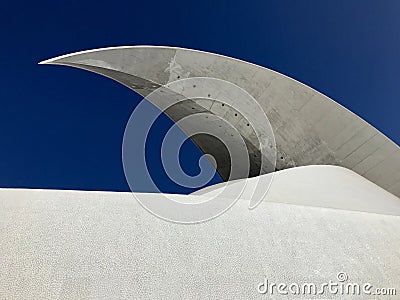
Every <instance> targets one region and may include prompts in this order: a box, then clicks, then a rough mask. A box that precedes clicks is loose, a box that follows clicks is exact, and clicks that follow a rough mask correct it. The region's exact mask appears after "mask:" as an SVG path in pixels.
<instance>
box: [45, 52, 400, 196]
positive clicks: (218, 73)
mask: <svg viewBox="0 0 400 300" xmlns="http://www.w3.org/2000/svg"><path fill="white" fill-rule="evenodd" d="M42 63H44V64H59V65H68V66H73V67H77V68H81V69H85V70H89V71H93V72H96V73H99V74H101V75H104V76H107V77H110V78H112V79H114V80H116V81H118V82H120V83H122V84H124V85H126V86H127V87H129V88H130V89H132V90H134V91H136V92H138V93H139V94H141V95H143V96H146V95H149V93H151V92H152V91H154V90H155V89H157V88H159V87H160V86H165V85H168V84H170V83H172V82H175V81H177V80H182V79H185V78H196V77H213V78H218V79H222V80H226V81H229V82H231V83H233V84H235V85H237V86H239V87H241V88H243V89H244V90H245V91H247V92H248V93H249V94H250V95H251V96H252V97H254V98H255V99H256V100H257V101H258V103H259V104H260V105H261V107H262V109H263V110H264V112H265V113H266V115H267V116H268V118H269V120H270V122H271V125H272V129H273V131H274V134H275V140H276V147H277V152H278V153H277V163H276V169H277V170H282V169H287V168H291V167H295V166H306V165H312V164H331V165H338V166H343V167H346V168H348V169H351V170H353V171H355V172H357V173H358V174H360V175H362V176H364V177H365V178H367V179H369V180H370V181H372V182H374V183H376V184H377V185H379V186H381V187H382V188H384V189H385V190H387V191H389V192H391V193H393V194H394V195H397V196H400V148H399V146H397V145H396V144H394V143H393V142H392V141H391V140H389V139H388V138H387V137H385V136H384V135H383V134H382V133H380V132H379V131H378V130H376V129H375V128H373V127H372V126H371V125H369V124H368V123H367V122H365V121H364V120H362V119H360V118H359V117H358V116H356V115H355V114H353V113H352V112H350V111H349V110H347V109H346V108H344V107H342V106H341V105H339V104H338V103H336V102H334V101H333V100H331V99H330V98H328V97H327V96H325V95H323V94H321V93H319V92H317V91H315V90H314V89H312V88H310V87H308V86H305V85H303V84H301V83H299V82H297V81H295V80H293V79H291V78H288V77H286V76H284V75H282V74H279V73H277V72H274V71H272V70H269V69H266V68H263V67H260V66H257V65H254V64H251V63H247V62H244V61H240V60H237V59H233V58H230V57H226V56H221V55H216V54H212V53H206V52H201V51H195V50H190V49H181V48H172V47H155V46H133V47H115V48H105V49H97V50H90V51H83V52H79V53H74V54H70V55H65V56H61V57H57V58H55V59H50V60H47V61H44V62H42ZM233 96H234V95H233ZM217 98H218V97H217V96H215V97H214V95H210V96H209V95H207V93H206V94H205V95H204V97H200V98H199V99H193V101H191V102H190V103H187V102H186V103H184V104H182V106H181V107H179V106H178V107H175V108H171V109H170V110H169V111H167V112H166V113H167V114H168V115H169V116H170V118H171V119H173V120H174V121H175V122H177V121H178V120H179V119H180V118H181V117H182V116H185V115H188V114H190V113H194V112H199V111H206V112H209V113H211V114H215V115H218V116H221V117H223V118H225V119H227V120H228V122H229V123H230V124H233V125H234V126H235V127H236V129H237V130H238V132H239V133H240V135H241V137H243V138H244V139H245V141H246V145H247V147H248V149H249V158H250V160H251V170H250V172H248V170H244V171H243V173H242V174H240V175H239V176H238V177H237V178H246V177H252V176H257V175H259V174H264V173H268V171H266V170H262V169H260V167H259V163H258V162H259V161H260V157H261V156H262V155H264V154H265V153H263V151H260V147H259V145H258V144H257V143H256V142H255V140H254V139H253V138H252V136H254V132H253V131H252V130H251V129H249V128H247V127H246V126H245V124H246V123H247V120H245V119H243V116H242V115H241V114H240V111H241V110H242V109H243V105H241V102H240V101H239V100H238V101H236V104H235V106H225V107H222V106H221V104H220V102H218V99H217ZM235 114H236V115H235ZM202 123H204V124H207V122H206V119H204V120H203V121H202ZM210 126H215V125H210ZM183 129H185V128H183ZM221 130H222V132H225V131H226V132H228V130H227V129H226V128H222V129H221ZM253 130H254V131H257V128H256V127H255V128H253ZM194 142H195V143H196V144H197V145H198V146H199V148H200V149H201V150H202V151H203V152H204V153H210V154H211V155H213V156H214V157H215V159H216V161H217V171H218V172H219V173H220V175H221V176H222V178H223V179H224V180H228V179H232V178H229V169H230V165H229V163H226V161H227V154H226V151H223V150H221V149H223V148H222V147H216V146H214V145H213V144H211V143H210V140H209V139H208V138H207V137H197V139H194ZM233 179H235V178H233Z"/></svg>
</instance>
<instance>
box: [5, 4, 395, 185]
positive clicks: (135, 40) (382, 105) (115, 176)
mask: <svg viewBox="0 0 400 300" xmlns="http://www.w3.org/2000/svg"><path fill="white" fill-rule="evenodd" d="M1 11H2V12H1V18H0V22H1V23H0V25H1V26H0V32H1V37H2V47H1V49H0V51H1V53H0V54H1V55H0V62H1V67H2V72H1V73H0V79H1V89H0V101H1V109H0V136H1V143H0V145H1V147H0V187H28V188H58V189H81V190H114V191H128V186H127V184H126V181H125V178H124V174H123V169H122V162H121V142H122V136H123V132H124V128H125V124H126V122H127V120H128V118H129V116H130V114H131V112H132V110H133V109H134V107H135V105H136V104H137V103H138V102H139V101H140V99H141V98H140V97H139V96H137V95H135V94H134V93H133V92H131V91H130V90H128V89H126V88H125V87H123V86H120V85H119V84H117V83H115V82H113V81H111V80H109V79H106V78H103V77H100V76H98V75H96V74H92V73H88V72H85V71H81V70H77V69H73V68H67V67H60V66H39V65H37V63H38V62H39V61H41V60H44V59H47V58H51V57H55V56H58V55H61V54H66V53H71V52H75V51H79V50H86V49H93V48H99V47H107V46H119V45H169V46H179V47H186V48H193V49H200V50H205V51H210V52H215V53H220V54H224V55H228V56H232V57H236V58H240V59H243V60H246V61H250V62H253V63H256V64H259V65H262V66H265V67H269V68H271V69H273V70H276V71H279V72H281V73H283V74H286V75H288V76H290V77H293V78H295V79H297V80H299V81H301V82H303V83H306V84H307V85H310V86H312V87H313V88H315V89H317V90H319V91H321V92H323V93H324V94H326V95H328V96H330V97H331V98H333V99H335V100H336V101H337V102H339V103H341V104H342V105H344V106H345V107H347V108H349V109H350V110H352V111H353V112H355V113H357V114H358V115H360V116H361V117H363V118H364V119H365V120H367V121H368V122H370V123H371V124H372V125H374V126H375V127H377V128H378V129H379V130H381V131H382V132H383V133H385V134H386V135H387V136H388V137H389V138H391V139H392V140H394V141H395V142H396V143H398V144H399V143H400V126H399V121H398V120H399V119H398V118H399V117H398V115H399V110H400V90H399V86H400V59H399V55H400V18H399V15H400V2H399V1H397V0H393V1H386V0H383V1H370V0H363V1H361V0H360V1H358V0H357V1H354V0H352V1H348V0H347V1H340V0H325V1H317V0H314V1H308V0H304V1H295V0H293V1H283V0H280V1H239V0H231V1H125V2H124V1H119V2H117V1H113V2H111V1H109V2H108V3H106V2H101V1H65V3H64V1H61V2H54V1H29V2H28V1H25V2H24V1H22V2H15V3H12V2H11V1H10V2H7V3H3V5H2V10H1ZM164 122H168V120H164ZM157 138H160V136H157V133H155V135H154V139H155V140H157ZM152 155H154V157H153V159H152V165H153V166H152V168H153V169H152V170H151V171H154V174H157V173H162V172H159V166H158V165H157V159H156V156H155V154H154V153H153V154H152ZM199 155H200V153H199V152H198V151H196V149H195V147H194V146H193V145H191V144H190V143H187V144H186V145H185V147H184V149H183V151H182V163H183V167H184V169H185V170H187V171H188V172H189V173H193V174H195V173H196V172H197V171H198V168H197V159H198V157H199ZM155 176H159V177H158V178H157V180H159V183H160V187H161V189H162V190H163V191H165V192H180V193H181V192H189V191H188V190H184V189H182V188H180V187H178V186H176V185H174V184H173V183H172V182H170V181H168V180H167V179H166V177H165V176H163V174H161V175H155Z"/></svg>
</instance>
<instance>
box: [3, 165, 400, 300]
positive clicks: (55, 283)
mask: <svg viewBox="0 0 400 300" xmlns="http://www.w3.org/2000/svg"><path fill="white" fill-rule="evenodd" d="M309 168H314V167H307V168H298V169H296V168H292V169H288V170H285V171H283V172H282V178H283V177H286V178H287V180H286V181H285V180H283V179H282V178H281V180H277V181H274V184H275V186H276V189H277V190H281V191H282V193H283V194H279V193H272V196H273V197H274V198H273V199H271V201H274V200H276V201H277V202H264V203H262V204H261V205H260V206H258V207H257V208H256V209H255V210H252V211H249V210H248V209H247V201H246V200H239V201H238V203H237V204H236V205H234V206H233V207H232V208H231V209H230V210H229V211H227V212H226V213H225V214H223V215H222V216H220V217H219V218H217V219H214V220H212V221H210V222H206V223H201V224H196V225H180V224H173V223H169V222H165V221H163V220H160V219H158V218H156V217H154V216H153V215H151V214H150V213H148V212H147V211H146V210H144V209H143V208H142V207H141V206H140V205H139V204H138V202H137V201H136V200H135V198H134V197H133V195H132V194H130V193H116V192H83V191H58V190H23V189H22V190H16V189H0V240H1V243H0V268H1V272H0V299H7V300H8V299H245V300H248V299H295V298H299V299H321V298H324V299H325V298H326V299H398V297H399V296H398V295H399V294H398V293H399V292H400V281H399V278H400V231H399V230H398V228H399V226H400V217H398V216H391V215H386V214H375V213H366V212H354V211H346V210H340V209H330V208H321V207H311V206H305V205H299V204H301V203H302V201H304V200H305V199H307V198H309V201H314V202H318V201H322V202H323V201H325V202H327V200H328V202H329V201H335V200H332V199H334V198H332V197H331V196H330V195H329V193H328V192H334V193H335V198H336V199H338V202H339V203H340V202H344V201H346V200H348V201H358V203H362V202H363V201H373V200H375V201H376V203H379V204H381V205H382V206H386V205H388V203H391V198H390V197H392V196H391V195H390V194H389V193H387V192H385V191H383V190H382V189H380V188H379V187H377V186H376V185H374V184H371V185H370V186H369V187H368V188H367V190H369V191H370V192H371V199H365V194H362V193H357V191H361V190H364V189H365V188H366V185H367V183H366V182H365V181H364V179H362V178H361V177H360V176H358V175H356V174H354V173H353V174H354V178H353V179H352V187H351V189H347V188H339V189H337V188H336V187H335V186H332V187H331V190H329V191H326V190H325V191H322V192H321V190H317V191H315V189H314V185H312V184H311V185H307V184H306V185H304V181H303V180H302V177H301V176H300V175H301V174H302V173H303V172H304V173H305V174H306V175H307V177H310V176H313V175H312V174H315V176H317V175H318V174H321V171H322V170H321V169H320V170H318V172H310V169H309ZM293 172H294V173H293ZM290 173H293V176H294V177H295V178H297V180H292V179H293V177H291V175H290ZM335 174H336V175H335ZM332 176H334V177H335V176H339V177H341V176H343V174H341V173H340V172H332V173H330V174H329V175H328V176H326V177H323V176H322V178H320V177H321V176H319V175H318V178H314V180H319V184H321V186H328V182H330V181H331V180H332ZM334 179H335V178H334ZM324 180H325V182H323V181H324ZM374 189H375V190H374ZM283 190H284V191H283ZM299 190H301V191H302V192H301V193H297V191H299ZM296 193H297V197H298V199H299V200H298V201H297V204H296V205H293V204H286V203H281V202H282V201H281V199H279V197H282V196H283V197H286V195H288V194H290V195H292V196H291V197H292V199H295V198H294V196H293V195H296ZM357 195H358V196H359V198H358V199H357ZM147 196H148V197H152V199H154V201H163V197H160V195H159V194H147ZM172 197H176V199H178V198H179V199H180V201H182V200H184V199H194V198H196V197H204V196H196V195H189V196H186V195H175V196H172ZM325 197H328V198H327V199H325ZM293 203H296V201H294V200H293ZM396 204H397V210H398V206H399V205H400V203H399V202H395V203H392V204H390V205H392V207H394V206H395V205H396ZM368 205H369V204H368ZM390 205H389V207H390ZM339 272H345V273H346V274H347V275H348V282H350V283H358V284H364V283H370V284H371V285H373V286H374V287H375V288H396V289H397V296H387V297H382V298H379V297H374V296H373V297H369V296H366V295H363V296H357V297H356V296H353V295H324V296H321V295H319V296H314V295H311V296H307V295H306V296H293V295H287V296H285V295H276V294H274V295H272V296H271V295H269V296H266V295H261V294H259V293H258V291H257V286H258V284H259V283H261V282H263V281H264V278H265V277H266V278H268V279H269V281H270V282H275V283H280V282H283V283H287V284H291V283H298V284H302V283H304V282H310V283H315V284H322V283H325V282H328V281H329V280H332V281H335V280H336V282H337V279H336V276H337V274H338V273H339ZM396 297H397V298H396Z"/></svg>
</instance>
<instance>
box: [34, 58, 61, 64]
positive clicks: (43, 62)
mask: <svg viewBox="0 0 400 300" xmlns="http://www.w3.org/2000/svg"><path fill="white" fill-rule="evenodd" d="M56 60H57V59H56V58H50V59H46V60H42V61H41V62H39V63H38V65H50V64H52V63H54V61H56Z"/></svg>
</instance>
